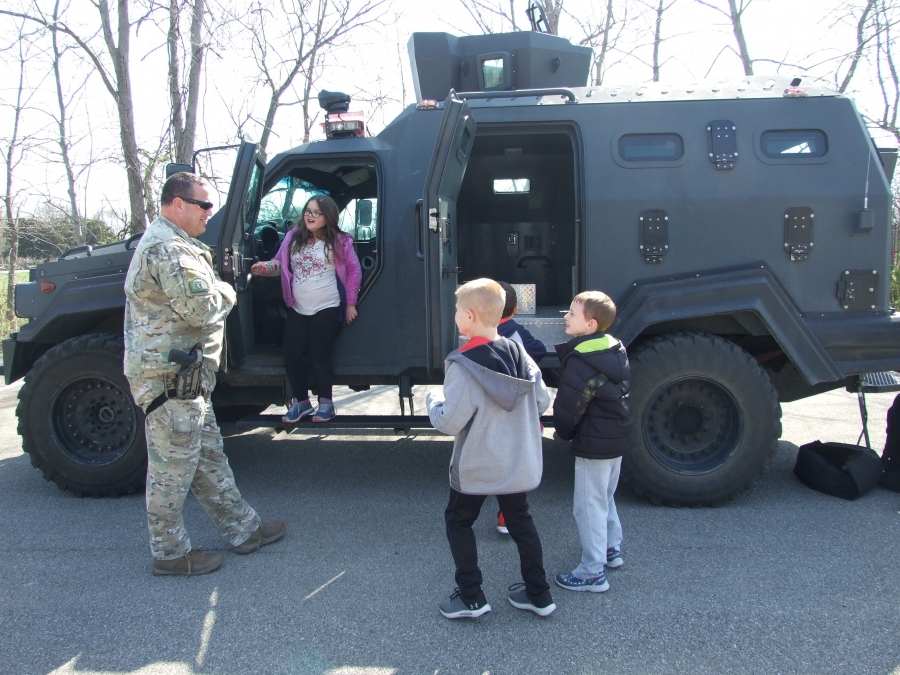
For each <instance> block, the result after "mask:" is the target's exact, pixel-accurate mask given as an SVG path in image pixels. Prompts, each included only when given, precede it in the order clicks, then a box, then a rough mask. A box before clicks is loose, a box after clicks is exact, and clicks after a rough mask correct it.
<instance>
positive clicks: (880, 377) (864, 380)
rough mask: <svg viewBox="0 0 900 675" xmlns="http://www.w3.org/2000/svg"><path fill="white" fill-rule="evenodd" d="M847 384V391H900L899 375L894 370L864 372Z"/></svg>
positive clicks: (875, 392)
mask: <svg viewBox="0 0 900 675" xmlns="http://www.w3.org/2000/svg"><path fill="white" fill-rule="evenodd" d="M858 378H859V379H858V380H857V381H855V382H853V383H852V384H850V385H848V386H847V391H849V392H859V391H863V392H865V393H866V394H884V393H887V392H892V391H900V375H898V373H895V372H891V371H889V372H884V373H866V374H865V375H860V376H858Z"/></svg>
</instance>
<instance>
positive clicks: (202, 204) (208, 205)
mask: <svg viewBox="0 0 900 675" xmlns="http://www.w3.org/2000/svg"><path fill="white" fill-rule="evenodd" d="M179 199H180V200H181V201H183V202H187V203H188V204H196V205H197V206H199V207H200V208H201V209H203V210H204V211H209V210H210V209H211V208H212V207H213V206H214V204H213V203H212V202H202V201H200V200H199V199H192V198H191V197H179Z"/></svg>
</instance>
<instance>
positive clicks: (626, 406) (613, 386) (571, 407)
mask: <svg viewBox="0 0 900 675" xmlns="http://www.w3.org/2000/svg"><path fill="white" fill-rule="evenodd" d="M556 353H557V355H558V356H559V362H560V363H561V364H562V372H561V373H560V378H559V390H558V391H557V393H556V400H555V401H554V402H553V423H554V425H555V426H556V433H557V434H558V435H559V436H560V438H564V439H565V440H571V441H572V453H573V454H575V455H576V456H577V457H584V458H586V459H613V458H615V457H621V456H622V455H624V454H625V452H626V451H627V450H628V447H629V445H630V442H631V430H632V427H634V414H633V413H632V411H631V397H630V395H629V388H628V378H629V377H630V372H629V368H628V356H627V355H626V354H625V347H624V346H623V345H622V343H621V342H619V341H618V340H617V339H616V338H614V337H612V336H611V335H606V334H605V333H592V334H591V335H583V336H581V337H577V338H574V339H572V340H569V341H568V342H567V343H565V344H562V345H556ZM598 373H601V374H603V375H605V376H606V377H607V378H608V381H606V382H604V383H603V384H602V385H601V386H600V387H599V388H598V389H597V391H596V393H595V394H594V398H593V399H591V401H590V403H589V404H588V406H587V409H586V410H585V412H584V416H583V417H582V418H581V421H580V422H579V423H578V424H577V425H576V424H575V414H576V413H575V406H576V405H577V403H578V399H579V398H581V395H582V392H583V391H584V388H585V385H586V384H587V381H588V380H590V379H591V378H592V377H594V375H597V374H598Z"/></svg>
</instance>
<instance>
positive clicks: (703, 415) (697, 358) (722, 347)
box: [622, 333, 781, 505]
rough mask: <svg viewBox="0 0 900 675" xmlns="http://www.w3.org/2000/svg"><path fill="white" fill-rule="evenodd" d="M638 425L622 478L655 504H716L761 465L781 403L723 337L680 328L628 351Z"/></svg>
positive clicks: (772, 443)
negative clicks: (681, 331) (680, 329)
mask: <svg viewBox="0 0 900 675" xmlns="http://www.w3.org/2000/svg"><path fill="white" fill-rule="evenodd" d="M631 392H632V394H631V395H632V400H633V403H634V413H635V428H634V433H633V436H632V438H633V441H632V446H631V448H630V450H629V452H628V453H627V454H626V455H625V457H624V459H623V462H622V473H623V477H624V479H625V480H626V482H628V483H629V484H631V485H632V487H634V489H635V490H636V491H637V492H638V493H639V494H642V495H644V496H646V497H648V498H649V499H651V500H652V501H654V502H657V503H665V504H673V505H712V504H718V503H721V502H723V501H726V500H728V499H731V498H732V497H734V496H735V495H737V494H739V493H741V492H743V491H744V490H746V489H747V488H748V487H749V486H750V485H752V484H753V482H754V481H755V480H756V479H757V478H758V477H759V476H760V474H761V473H762V472H763V471H764V470H765V468H766V466H767V465H768V463H769V462H770V461H771V459H772V457H773V456H774V454H775V449H776V447H777V441H778V438H779V437H780V436H781V406H780V404H779V403H778V396H777V393H776V392H775V388H774V387H773V386H772V384H771V382H770V381H769V378H768V376H767V375H766V373H765V371H764V370H763V369H762V368H760V367H759V365H758V364H757V363H756V361H755V360H754V359H753V357H752V356H750V354H748V353H747V352H745V351H744V350H743V349H741V348H740V347H738V346H737V345H735V344H733V343H731V342H728V341H727V340H724V339H722V338H719V337H716V336H713V335H706V334H699V333H679V334H672V335H666V336H663V337H660V338H655V339H653V340H651V341H650V342H647V343H645V344H643V345H641V346H640V347H638V348H637V349H636V350H635V351H634V353H633V355H632V356H631Z"/></svg>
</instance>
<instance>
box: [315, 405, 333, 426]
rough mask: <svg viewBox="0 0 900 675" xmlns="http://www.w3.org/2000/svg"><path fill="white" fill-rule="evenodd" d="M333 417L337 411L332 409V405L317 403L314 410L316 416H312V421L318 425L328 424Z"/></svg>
mask: <svg viewBox="0 0 900 675" xmlns="http://www.w3.org/2000/svg"><path fill="white" fill-rule="evenodd" d="M335 415H337V411H336V410H335V409H334V403H319V407H318V408H316V414H315V415H313V418H312V421H313V422H317V423H319V424H322V423H323V422H330V421H331V420H333V419H334V416H335Z"/></svg>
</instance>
